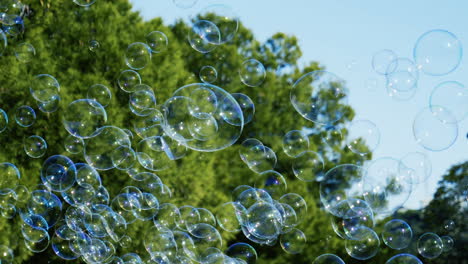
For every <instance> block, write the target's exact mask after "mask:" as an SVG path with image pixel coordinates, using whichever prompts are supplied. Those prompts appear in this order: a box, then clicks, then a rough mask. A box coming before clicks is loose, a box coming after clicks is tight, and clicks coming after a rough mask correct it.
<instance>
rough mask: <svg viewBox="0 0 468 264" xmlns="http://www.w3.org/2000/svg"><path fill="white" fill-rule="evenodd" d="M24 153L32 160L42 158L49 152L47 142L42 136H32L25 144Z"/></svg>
mask: <svg viewBox="0 0 468 264" xmlns="http://www.w3.org/2000/svg"><path fill="white" fill-rule="evenodd" d="M23 148H24V152H26V154H27V155H28V156H29V157H31V158H35V159H36V158H40V157H42V156H44V154H45V153H46V151H47V142H46V141H45V140H44V139H43V138H42V137H40V136H36V135H34V136H30V137H28V138H26V139H25V140H24V142H23Z"/></svg>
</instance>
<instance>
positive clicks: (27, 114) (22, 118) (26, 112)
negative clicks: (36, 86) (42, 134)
mask: <svg viewBox="0 0 468 264" xmlns="http://www.w3.org/2000/svg"><path fill="white" fill-rule="evenodd" d="M15 120H16V123H17V124H18V125H19V126H22V127H30V126H32V125H33V124H34V123H35V122H36V112H35V111H34V109H32V108H31V107H30V106H27V105H23V106H20V107H18V108H17V109H16V113H15Z"/></svg>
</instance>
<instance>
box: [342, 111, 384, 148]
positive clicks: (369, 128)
mask: <svg viewBox="0 0 468 264" xmlns="http://www.w3.org/2000/svg"><path fill="white" fill-rule="evenodd" d="M348 131H349V134H348V137H347V143H346V145H347V146H348V148H349V149H350V150H351V151H352V152H354V153H356V154H359V155H365V154H368V153H371V152H373V151H374V150H375V149H376V148H377V147H378V146H379V143H380V131H379V128H378V127H377V126H376V125H375V124H374V123H373V122H372V121H369V120H365V119H360V120H355V121H353V122H352V123H351V124H350V125H349V127H348Z"/></svg>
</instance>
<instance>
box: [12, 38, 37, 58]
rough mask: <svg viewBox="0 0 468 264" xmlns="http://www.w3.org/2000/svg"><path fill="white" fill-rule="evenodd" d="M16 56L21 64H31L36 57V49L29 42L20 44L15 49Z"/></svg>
mask: <svg viewBox="0 0 468 264" xmlns="http://www.w3.org/2000/svg"><path fill="white" fill-rule="evenodd" d="M15 56H16V59H17V60H18V61H19V62H22V63H27V62H30V61H31V60H32V59H33V58H34V56H36V49H35V48H34V46H33V45H31V44H30V43H28V42H24V43H20V44H18V45H17V46H16V48H15Z"/></svg>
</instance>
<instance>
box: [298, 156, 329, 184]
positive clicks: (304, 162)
mask: <svg viewBox="0 0 468 264" xmlns="http://www.w3.org/2000/svg"><path fill="white" fill-rule="evenodd" d="M324 168H325V162H324V161H323V158H322V156H320V154H318V153H316V152H313V151H304V152H302V153H301V154H300V155H298V156H297V157H296V158H294V160H293V163H292V170H293V173H294V175H295V176H296V177H297V178H298V179H299V180H301V181H305V182H311V181H315V180H317V179H319V178H321V176H322V175H323V173H324V171H323V170H324Z"/></svg>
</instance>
